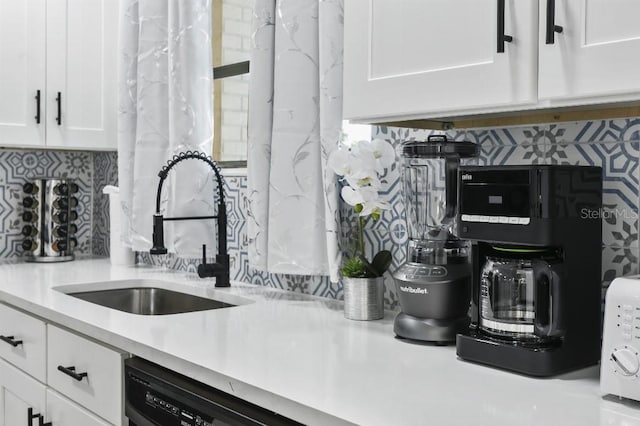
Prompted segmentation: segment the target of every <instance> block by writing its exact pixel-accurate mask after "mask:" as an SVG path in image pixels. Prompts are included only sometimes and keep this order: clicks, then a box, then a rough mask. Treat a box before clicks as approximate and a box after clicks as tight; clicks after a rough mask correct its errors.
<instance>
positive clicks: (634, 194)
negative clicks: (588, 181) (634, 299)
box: [548, 142, 640, 247]
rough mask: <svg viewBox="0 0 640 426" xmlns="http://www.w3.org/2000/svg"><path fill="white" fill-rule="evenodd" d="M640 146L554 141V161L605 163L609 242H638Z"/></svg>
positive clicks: (605, 224)
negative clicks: (639, 168) (639, 165)
mask: <svg viewBox="0 0 640 426" xmlns="http://www.w3.org/2000/svg"><path fill="white" fill-rule="evenodd" d="M639 149H640V143H639V142H627V143H589V144H586V143H585V144H559V143H555V144H551V145H550V148H549V152H548V158H549V162H550V163H551V164H574V165H591V166H600V167H602V170H603V182H602V184H603V196H602V204H603V223H602V242H603V244H605V245H615V246H634V247H637V246H638V214H639V210H638V204H639V201H640V198H639V195H638V194H639V191H640V184H639V181H640V172H639V170H638V160H639V158H640V151H639Z"/></svg>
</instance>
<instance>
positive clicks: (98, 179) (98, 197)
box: [91, 152, 118, 256]
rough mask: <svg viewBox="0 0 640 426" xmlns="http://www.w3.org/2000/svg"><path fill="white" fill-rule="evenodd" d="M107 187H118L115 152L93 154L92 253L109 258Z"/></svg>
mask: <svg viewBox="0 0 640 426" xmlns="http://www.w3.org/2000/svg"><path fill="white" fill-rule="evenodd" d="M106 185H116V186H117V185H118V157H117V154H116V153H115V152H96V153H94V154H93V236H92V244H91V246H92V253H93V255H95V256H109V220H110V218H109V196H108V195H107V194H103V193H102V188H104V187H105V186H106Z"/></svg>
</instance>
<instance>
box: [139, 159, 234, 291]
mask: <svg viewBox="0 0 640 426" xmlns="http://www.w3.org/2000/svg"><path fill="white" fill-rule="evenodd" d="M188 159H194V160H201V161H204V162H205V163H207V164H208V165H209V166H210V167H211V169H212V170H213V172H214V174H215V177H216V180H217V183H218V214H217V215H214V216H186V217H163V216H162V214H160V195H161V193H162V185H163V183H164V181H165V179H166V178H167V175H168V174H169V171H170V170H171V169H172V168H173V167H174V166H175V165H176V164H178V163H180V162H181V161H184V160H188ZM158 176H159V177H160V182H159V183H158V192H157V195H156V212H155V214H154V215H153V247H152V248H151V250H149V253H150V254H152V255H160V254H167V248H166V247H165V246H164V221H165V220H205V219H216V220H217V222H218V254H217V255H216V262H215V263H207V246H206V245H205V244H203V245H202V264H200V265H198V276H199V277H200V278H207V277H215V278H216V284H215V286H216V287H229V286H230V285H231V284H230V283H229V253H227V208H226V205H225V202H224V187H223V183H224V179H223V178H222V175H221V174H220V168H219V167H218V165H217V164H216V163H215V161H213V160H212V159H211V157H209V156H207V155H206V154H205V153H203V152H198V151H186V152H181V153H180V154H177V155H174V156H173V158H172V159H171V160H169V161H167V165H166V166H164V167H163V168H162V170H160V172H158Z"/></svg>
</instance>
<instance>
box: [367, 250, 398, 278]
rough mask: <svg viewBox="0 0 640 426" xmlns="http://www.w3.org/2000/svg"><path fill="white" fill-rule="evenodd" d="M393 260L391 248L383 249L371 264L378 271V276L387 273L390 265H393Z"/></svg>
mask: <svg viewBox="0 0 640 426" xmlns="http://www.w3.org/2000/svg"><path fill="white" fill-rule="evenodd" d="M392 260H393V257H392V256H391V252H390V251H389V250H382V251H380V252H378V254H376V255H375V256H374V257H373V261H371V266H372V267H373V269H374V270H375V271H376V274H377V276H378V277H381V276H382V275H383V274H384V273H385V271H386V270H387V269H389V265H391V261H392Z"/></svg>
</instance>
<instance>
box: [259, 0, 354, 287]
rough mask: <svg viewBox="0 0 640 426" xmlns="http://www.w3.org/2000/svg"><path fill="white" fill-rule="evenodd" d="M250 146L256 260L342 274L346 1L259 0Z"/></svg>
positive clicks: (289, 269)
mask: <svg viewBox="0 0 640 426" xmlns="http://www.w3.org/2000/svg"><path fill="white" fill-rule="evenodd" d="M254 27H255V28H254V30H255V33H254V47H253V50H252V56H251V85H250V97H249V102H250V106H249V152H248V161H247V164H248V179H249V180H248V186H249V192H248V199H249V208H248V219H249V222H248V240H249V241H248V242H249V247H248V249H249V262H250V265H251V266H252V267H254V268H257V269H260V270H266V271H269V272H273V273H285V274H303V275H330V276H331V279H332V281H337V280H338V265H339V260H340V253H339V250H338V242H337V241H338V239H337V230H338V211H337V210H338V192H337V188H336V179H335V176H334V175H333V172H332V171H331V170H329V169H328V168H327V167H326V161H327V157H328V155H329V153H330V152H331V151H332V150H333V149H335V147H336V146H337V143H338V141H339V139H340V135H341V123H342V44H343V43H342V37H343V2H342V0H333V1H332V0H257V2H256V14H255V20H254Z"/></svg>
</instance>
